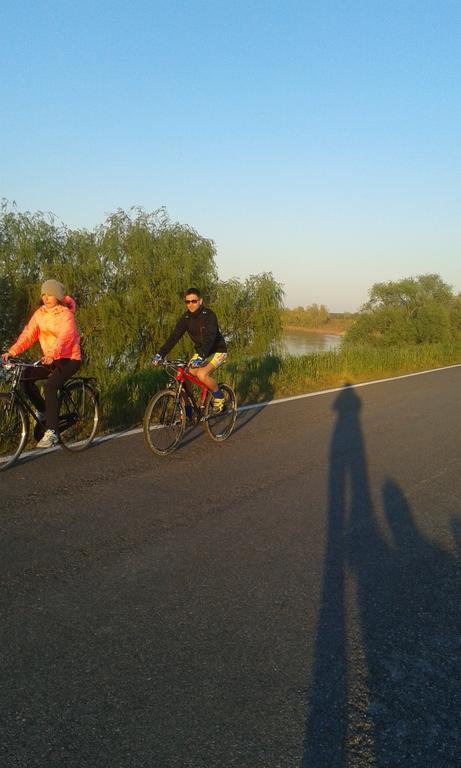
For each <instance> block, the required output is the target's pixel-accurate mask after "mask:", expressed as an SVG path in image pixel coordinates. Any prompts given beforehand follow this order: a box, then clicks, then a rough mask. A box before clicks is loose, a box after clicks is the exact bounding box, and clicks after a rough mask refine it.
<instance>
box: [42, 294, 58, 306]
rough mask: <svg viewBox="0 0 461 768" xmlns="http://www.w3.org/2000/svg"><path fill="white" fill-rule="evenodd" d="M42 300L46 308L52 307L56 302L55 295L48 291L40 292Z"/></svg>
mask: <svg viewBox="0 0 461 768" xmlns="http://www.w3.org/2000/svg"><path fill="white" fill-rule="evenodd" d="M42 301H43V304H44V305H45V307H46V309H53V307H55V306H56V305H57V304H58V300H57V298H56V296H50V294H49V293H42Z"/></svg>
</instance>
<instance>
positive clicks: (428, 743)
mask: <svg viewBox="0 0 461 768" xmlns="http://www.w3.org/2000/svg"><path fill="white" fill-rule="evenodd" d="M333 407H334V408H335V409H336V411H337V413H338V416H337V420H336V424H335V427H334V430H333V435H332V440H331V447H330V468H329V479H328V519H327V538H326V549H325V558H324V570H323V584H322V592H321V605H320V609H319V617H318V625H317V634H316V639H315V655H314V665H313V674H312V685H311V689H310V694H309V699H308V702H307V718H306V729H305V739H304V751H303V758H302V763H301V765H302V768H325V767H326V766H328V768H346V766H347V768H349V766H365V765H367V766H368V765H373V766H376V767H377V768H396V767H397V766H405V767H406V768H426V767H427V766H429V765H430V766H431V768H453V766H454V765H456V764H457V760H458V759H459V754H460V750H461V737H460V731H459V719H460V708H461V696H460V686H459V681H460V679H461V634H460V633H461V621H460V611H459V585H460V576H461V568H460V559H459V551H458V554H454V553H452V552H449V551H446V550H444V549H442V548H441V547H440V546H439V545H438V544H435V543H434V542H431V541H429V540H427V539H426V537H425V536H424V535H423V534H422V533H421V532H420V531H419V530H418V529H417V527H416V525H415V521H414V519H413V515H412V511H411V508H410V505H409V503H408V500H407V499H406V498H405V496H404V494H403V492H402V490H401V488H400V487H399V485H398V484H397V483H396V482H395V480H393V479H391V478H387V479H386V480H385V481H384V483H383V487H382V502H383V511H384V518H385V528H387V530H385V529H384V528H383V527H382V525H381V526H380V524H379V523H378V518H377V514H376V510H375V509H374V507H373V503H372V499H371V495H370V488H369V480H368V470H367V458H366V451H365V445H364V440H363V434H362V429H361V424H360V418H359V415H360V408H361V401H360V398H359V397H358V396H357V395H356V393H355V392H354V390H353V389H352V388H351V387H345V388H344V389H343V390H342V392H341V393H340V395H339V396H338V397H337V398H336V400H335V403H334V406H333ZM434 512H435V513H436V512H437V510H434ZM460 523H461V520H460V518H459V517H458V516H456V517H455V518H454V519H453V520H452V530H453V532H455V531H459V527H460Z"/></svg>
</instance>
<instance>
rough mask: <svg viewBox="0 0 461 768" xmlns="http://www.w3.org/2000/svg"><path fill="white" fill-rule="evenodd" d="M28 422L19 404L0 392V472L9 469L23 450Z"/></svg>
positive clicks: (27, 432)
mask: <svg viewBox="0 0 461 768" xmlns="http://www.w3.org/2000/svg"><path fill="white" fill-rule="evenodd" d="M28 436H29V421H28V419H27V416H26V414H25V412H24V408H23V407H22V405H20V403H17V402H14V401H13V402H11V397H10V395H8V394H6V393H5V392H0V471H2V470H3V469H7V468H8V467H11V465H12V464H14V462H15V461H16V459H17V458H18V457H19V455H20V454H21V452H22V451H23V450H24V446H25V445H26V443H27V438H28Z"/></svg>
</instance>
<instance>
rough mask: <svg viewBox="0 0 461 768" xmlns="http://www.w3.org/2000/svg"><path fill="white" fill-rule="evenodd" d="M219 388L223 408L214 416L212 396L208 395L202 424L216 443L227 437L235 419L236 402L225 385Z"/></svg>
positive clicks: (231, 390) (231, 392) (231, 391)
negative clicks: (222, 396) (222, 397)
mask: <svg viewBox="0 0 461 768" xmlns="http://www.w3.org/2000/svg"><path fill="white" fill-rule="evenodd" d="M219 388H220V390H221V392H222V393H223V395H224V408H223V410H222V411H221V413H217V414H214V413H213V396H212V395H211V394H209V395H208V396H207V401H206V404H205V421H204V422H203V424H204V428H205V430H206V432H208V434H209V436H210V437H211V439H212V440H215V441H216V442H217V443H220V442H222V440H226V439H227V438H228V437H229V435H230V434H231V432H232V430H233V429H234V424H235V419H236V418H237V401H236V399H235V394H234V391H233V389H232V388H231V387H229V386H228V385H227V384H219Z"/></svg>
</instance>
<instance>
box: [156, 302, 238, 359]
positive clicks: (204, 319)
mask: <svg viewBox="0 0 461 768" xmlns="http://www.w3.org/2000/svg"><path fill="white" fill-rule="evenodd" d="M186 331H187V333H188V334H189V336H190V338H191V339H192V343H193V345H194V348H195V351H196V352H197V354H198V355H201V356H202V357H208V356H209V355H213V354H214V353H215V352H227V346H226V342H225V340H224V336H223V335H222V333H221V332H220V330H219V327H218V319H217V317H216V315H215V313H214V312H213V310H212V309H208V307H204V306H203V304H202V306H201V307H200V309H199V310H197V312H185V313H184V315H182V316H181V317H180V318H179V320H178V322H177V323H176V325H175V327H174V329H173V331H172V333H171V335H170V336H169V337H168V339H167V340H166V341H165V344H164V345H163V346H162V347H160V349H159V354H160V355H161V356H162V357H165V355H167V354H168V352H169V351H170V350H171V349H173V347H174V345H175V344H177V343H178V341H179V339H180V338H181V336H183V335H184V334H185V333H186Z"/></svg>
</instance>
